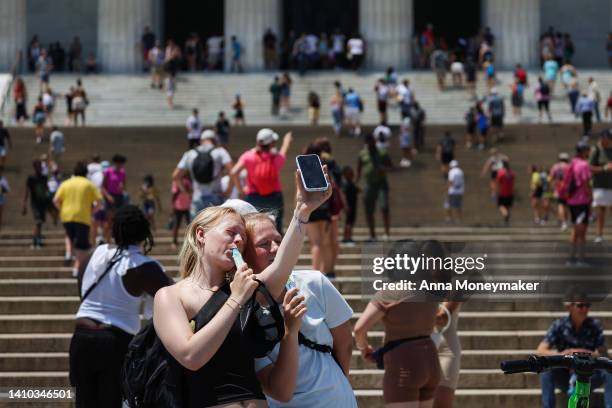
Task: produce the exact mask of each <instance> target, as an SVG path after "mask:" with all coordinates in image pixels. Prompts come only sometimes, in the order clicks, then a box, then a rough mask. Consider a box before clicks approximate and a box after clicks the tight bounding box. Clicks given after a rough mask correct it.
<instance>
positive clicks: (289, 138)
mask: <svg viewBox="0 0 612 408" xmlns="http://www.w3.org/2000/svg"><path fill="white" fill-rule="evenodd" d="M292 140H293V136H292V134H291V132H287V133H285V136H283V144H282V145H281V148H280V151H279V153H280V154H281V155H283V156H285V157H287V152H288V151H289V147H290V146H291V141H292Z"/></svg>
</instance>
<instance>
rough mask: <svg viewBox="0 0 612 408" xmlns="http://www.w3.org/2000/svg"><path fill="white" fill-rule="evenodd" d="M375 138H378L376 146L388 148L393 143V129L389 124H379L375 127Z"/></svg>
mask: <svg viewBox="0 0 612 408" xmlns="http://www.w3.org/2000/svg"><path fill="white" fill-rule="evenodd" d="M372 133H373V134H374V138H375V139H376V146H377V147H378V148H379V149H388V148H389V146H390V144H391V129H390V128H389V126H384V125H378V126H376V128H375V129H374V132H372Z"/></svg>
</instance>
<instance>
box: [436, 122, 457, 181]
mask: <svg viewBox="0 0 612 408" xmlns="http://www.w3.org/2000/svg"><path fill="white" fill-rule="evenodd" d="M436 157H437V158H438V160H440V163H441V169H442V176H443V177H444V180H446V178H447V177H448V165H449V163H450V162H452V161H453V160H454V159H455V139H453V136H452V135H451V133H450V132H448V131H447V132H444V137H442V139H440V142H439V143H438V146H437V148H436Z"/></svg>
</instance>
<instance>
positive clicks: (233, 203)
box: [221, 198, 257, 215]
mask: <svg viewBox="0 0 612 408" xmlns="http://www.w3.org/2000/svg"><path fill="white" fill-rule="evenodd" d="M221 207H224V208H231V209H233V210H234V211H236V212H237V213H238V214H240V215H247V214H252V213H256V212H257V208H255V207H253V205H252V204H251V203H247V202H246V201H244V200H239V199H237V198H230V199H229V200H227V201H225V202H224V203H223V204H221Z"/></svg>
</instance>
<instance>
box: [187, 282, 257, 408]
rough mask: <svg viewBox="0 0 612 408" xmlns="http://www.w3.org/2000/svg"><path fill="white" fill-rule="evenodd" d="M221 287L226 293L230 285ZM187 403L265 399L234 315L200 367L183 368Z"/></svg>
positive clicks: (196, 405)
mask: <svg viewBox="0 0 612 408" xmlns="http://www.w3.org/2000/svg"><path fill="white" fill-rule="evenodd" d="M220 290H223V291H224V292H226V293H228V294H229V285H224V286H223V287H222V288H221V289H220ZM183 373H184V374H183V379H184V381H183V384H184V387H185V388H184V394H183V395H184V397H185V399H184V401H185V406H186V407H190V408H191V407H193V408H201V407H211V406H215V405H220V404H228V403H231V402H238V401H246V400H265V399H266V397H265V396H264V394H263V392H262V391H261V387H260V385H259V381H257V377H256V376H255V364H254V356H253V354H252V352H251V351H250V350H249V347H247V339H245V338H243V336H242V330H240V319H238V318H237V317H236V320H235V321H234V325H233V326H232V328H231V330H230V332H229V334H228V335H227V337H226V338H225V340H224V341H223V344H221V347H220V348H219V350H217V352H216V353H215V355H214V356H213V357H212V358H211V359H210V360H209V361H208V363H206V364H205V365H204V366H203V367H202V368H200V369H199V370H197V371H191V370H188V369H186V368H183Z"/></svg>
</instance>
